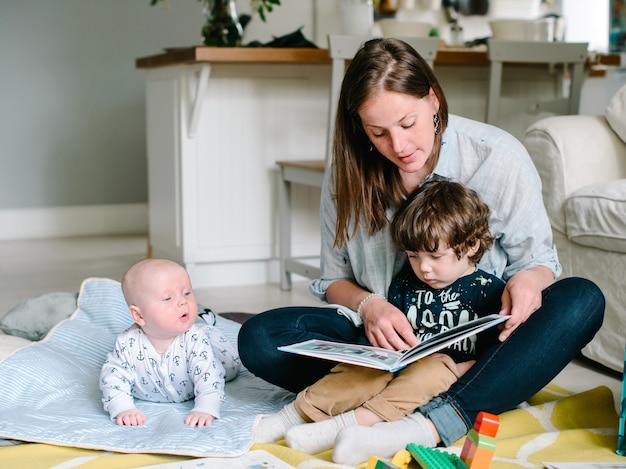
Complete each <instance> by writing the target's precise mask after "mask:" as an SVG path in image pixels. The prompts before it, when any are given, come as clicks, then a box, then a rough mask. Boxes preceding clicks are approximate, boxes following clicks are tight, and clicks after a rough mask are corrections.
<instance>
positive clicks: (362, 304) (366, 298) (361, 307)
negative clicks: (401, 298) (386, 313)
mask: <svg viewBox="0 0 626 469" xmlns="http://www.w3.org/2000/svg"><path fill="white" fill-rule="evenodd" d="M375 296H378V297H380V298H382V299H383V300H385V301H387V297H386V296H385V295H381V294H380V293H370V294H369V295H367V296H366V297H365V298H363V299H362V300H361V302H360V303H359V306H357V308H356V313H357V314H358V315H359V316H360V315H361V310H362V309H363V306H364V305H365V303H367V302H368V301H369V300H371V299H372V298H374V297H375Z"/></svg>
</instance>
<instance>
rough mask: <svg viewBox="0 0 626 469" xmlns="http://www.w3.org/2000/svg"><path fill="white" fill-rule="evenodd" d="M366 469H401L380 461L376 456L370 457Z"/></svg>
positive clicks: (382, 460)
mask: <svg viewBox="0 0 626 469" xmlns="http://www.w3.org/2000/svg"><path fill="white" fill-rule="evenodd" d="M365 469H400V468H399V467H398V466H396V465H395V464H392V463H390V462H389V461H385V460H384V459H379V458H377V457H376V456H370V458H369V460H368V461H367V466H366V468H365Z"/></svg>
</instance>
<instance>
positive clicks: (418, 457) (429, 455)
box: [406, 443, 469, 469]
mask: <svg viewBox="0 0 626 469" xmlns="http://www.w3.org/2000/svg"><path fill="white" fill-rule="evenodd" d="M406 449H407V451H408V452H409V453H411V456H413V459H415V461H417V463H418V464H419V465H420V466H421V467H422V468H423V469H469V468H468V466H467V464H465V463H464V462H463V461H461V458H459V457H458V456H457V455H456V454H451V453H446V452H445V451H439V450H438V449H434V448H426V447H425V446H422V445H416V444H415V443H409V444H408V445H406Z"/></svg>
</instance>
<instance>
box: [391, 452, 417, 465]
mask: <svg viewBox="0 0 626 469" xmlns="http://www.w3.org/2000/svg"><path fill="white" fill-rule="evenodd" d="M412 459H413V457H412V456H411V453H409V452H408V451H407V450H406V449H401V450H400V451H398V452H397V453H396V454H394V455H393V458H391V464H395V465H396V466H398V467H399V468H401V469H408V467H409V464H410V463H411V461H412Z"/></svg>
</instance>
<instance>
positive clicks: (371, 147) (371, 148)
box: [370, 142, 374, 153]
mask: <svg viewBox="0 0 626 469" xmlns="http://www.w3.org/2000/svg"><path fill="white" fill-rule="evenodd" d="M373 151H374V145H372V142H370V153H372V152H373Z"/></svg>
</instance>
